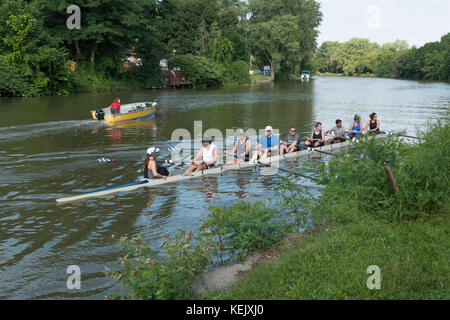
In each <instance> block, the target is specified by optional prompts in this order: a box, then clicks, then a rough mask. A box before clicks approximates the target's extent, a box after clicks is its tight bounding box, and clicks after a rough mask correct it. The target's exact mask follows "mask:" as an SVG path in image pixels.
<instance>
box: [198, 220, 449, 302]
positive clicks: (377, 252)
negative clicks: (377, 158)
mask: <svg viewBox="0 0 450 320" xmlns="http://www.w3.org/2000/svg"><path fill="white" fill-rule="evenodd" d="M449 232H450V224H449V218H448V216H443V215H441V216H437V217H434V218H433V219H432V220H430V221H426V222H403V223H384V222H381V221H377V220H374V219H366V220H365V221H360V222H359V223H356V224H352V225H334V226H333V225H331V226H326V227H323V228H320V230H315V231H312V232H310V233H309V234H308V235H306V236H302V237H301V238H300V239H299V240H296V241H295V242H294V244H293V246H292V247H291V248H289V249H287V248H286V246H285V247H284V248H283V249H282V250H281V253H280V257H279V260H278V261H277V262H275V263H262V264H260V265H259V266H258V267H256V268H255V269H253V270H251V271H249V272H248V273H246V274H245V275H243V277H242V278H241V279H240V280H239V281H237V282H236V283H235V284H233V285H232V286H230V287H229V289H228V290H227V291H222V292H219V291H216V292H213V293H211V294H210V295H208V296H204V297H203V298H205V299H449V298H450V291H449V287H450V283H449V275H450V268H449V261H450V256H449V252H450V250H449V249H450V248H449V241H448V240H449ZM370 265H377V266H378V267H379V268H380V269H381V289H380V290H369V289H368V288H367V286H366V281H367V279H368V277H369V276H370V275H369V274H367V273H366V270H367V267H368V266H370Z"/></svg>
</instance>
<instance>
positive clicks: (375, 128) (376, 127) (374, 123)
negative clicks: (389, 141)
mask: <svg viewBox="0 0 450 320" xmlns="http://www.w3.org/2000/svg"><path fill="white" fill-rule="evenodd" d="M369 117H370V120H369V121H367V124H366V127H365V128H364V130H367V129H369V132H372V133H375V134H377V133H380V120H378V119H377V114H376V113H375V112H372V113H371V114H370V116H369Z"/></svg>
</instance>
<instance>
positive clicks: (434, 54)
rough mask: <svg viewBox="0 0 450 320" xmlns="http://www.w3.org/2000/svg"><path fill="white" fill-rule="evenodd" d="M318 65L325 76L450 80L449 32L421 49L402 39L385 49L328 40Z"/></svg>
mask: <svg viewBox="0 0 450 320" xmlns="http://www.w3.org/2000/svg"><path fill="white" fill-rule="evenodd" d="M315 64H316V67H317V68H318V70H319V71H320V72H323V73H343V74H344V75H348V76H352V75H369V76H378V77H387V78H400V79H418V80H438V81H450V33H448V34H446V35H444V36H442V38H441V41H439V42H431V43H427V44H425V45H424V46H422V47H420V48H416V47H412V48H409V46H408V44H407V43H406V41H399V40H397V41H396V42H394V43H386V44H384V45H382V46H380V45H379V44H378V43H373V42H370V41H369V40H368V39H360V38H353V39H351V40H349V41H347V42H344V43H339V42H332V41H327V42H324V43H322V45H321V46H320V47H319V49H318V50H317V52H316V55H315Z"/></svg>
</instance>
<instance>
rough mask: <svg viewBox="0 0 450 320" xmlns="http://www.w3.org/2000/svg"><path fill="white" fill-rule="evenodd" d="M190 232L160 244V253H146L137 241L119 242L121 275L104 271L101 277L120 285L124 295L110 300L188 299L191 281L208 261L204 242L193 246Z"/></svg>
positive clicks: (147, 248)
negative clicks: (111, 279) (116, 281)
mask: <svg viewBox="0 0 450 320" xmlns="http://www.w3.org/2000/svg"><path fill="white" fill-rule="evenodd" d="M195 240H198V239H194V238H193V236H192V232H190V231H182V230H180V231H179V232H177V234H176V235H175V236H174V238H168V237H167V238H166V239H165V240H164V241H163V242H162V243H161V248H162V252H161V253H160V254H158V253H157V252H155V251H153V250H151V249H150V244H149V243H148V242H145V241H143V240H142V238H141V237H137V238H127V237H122V238H121V239H120V245H121V246H122V248H123V249H124V250H125V252H126V255H125V256H124V257H122V258H120V259H119V261H120V265H121V267H122V270H121V271H118V270H109V269H108V268H105V275H107V276H111V277H113V278H114V279H116V280H119V281H121V282H122V288H123V289H124V290H125V292H122V293H112V294H110V296H109V297H108V298H111V299H135V300H141V299H149V300H168V299H188V298H189V297H190V295H191V285H192V281H193V280H195V279H196V277H197V275H198V274H199V273H200V272H202V271H203V269H204V268H205V266H206V265H207V264H208V263H209V262H210V261H211V254H210V253H211V251H212V248H211V247H210V245H209V244H208V241H204V240H198V243H197V244H194V241H195Z"/></svg>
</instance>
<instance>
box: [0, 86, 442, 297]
mask: <svg viewBox="0 0 450 320" xmlns="http://www.w3.org/2000/svg"><path fill="white" fill-rule="evenodd" d="M449 89H450V86H449V85H447V84H441V83H420V82H414V81H397V80H386V79H361V78H354V79H353V78H317V79H314V80H312V81H310V82H309V83H285V84H267V83H264V84H259V85H251V86H240V87H237V88H223V89H218V90H182V91H121V92H112V93H96V94H93V93H88V94H80V95H74V96H65V97H40V98H32V99H5V98H1V99H0V298H28V299H30V298H35V299H39V298H46V299H52V298H100V299H102V298H103V297H104V296H105V295H106V294H107V293H108V292H110V291H114V290H117V289H118V284H117V283H116V282H115V281H113V280H112V279H109V278H105V277H104V276H103V273H102V271H103V268H104V267H105V266H106V265H107V266H116V261H117V258H118V256H119V255H120V250H119V247H118V245H117V238H118V237H120V236H121V235H136V234H138V233H142V234H143V236H144V238H145V239H147V240H150V241H151V243H152V246H153V247H154V248H155V249H158V246H159V241H160V239H161V238H162V237H163V236H164V235H165V234H173V233H174V232H175V231H176V230H177V229H178V228H180V227H182V228H184V229H193V230H196V229H197V228H198V226H199V224H200V223H201V222H202V220H203V218H204V217H205V215H206V214H207V213H208V208H210V207H211V206H230V205H233V204H235V203H236V202H237V201H240V200H245V201H251V202H254V201H257V200H262V199H266V198H267V195H268V194H271V193H272V191H273V189H274V187H275V186H276V183H277V176H273V175H262V174H261V170H266V168H257V169H251V170H246V171H245V172H244V171H243V172H240V171H239V172H238V171H232V172H228V173H225V174H223V175H221V176H214V177H207V178H204V179H195V180H191V181H183V182H179V183H176V184H173V185H166V186H161V187H159V188H157V189H151V188H142V189H140V190H136V191H133V192H128V193H119V194H116V195H113V196H108V197H103V198H95V199H88V200H86V201H82V202H78V203H69V204H64V205H56V203H55V199H56V198H60V197H62V196H67V195H73V194H77V193H82V192H86V191H90V190H93V189H96V188H99V187H109V186H114V185H118V184H121V183H126V182H130V181H134V180H136V179H137V178H138V177H139V176H140V175H141V172H142V159H143V158H144V155H145V150H146V149H147V148H148V147H149V146H150V145H154V146H157V147H159V148H160V149H161V159H164V158H165V157H167V156H169V152H168V150H167V149H168V147H170V146H173V141H170V139H171V134H172V131H173V130H175V129H177V128H186V129H188V130H189V131H191V132H193V126H194V121H196V120H202V121H203V124H202V125H203V129H204V130H206V129H208V128H218V129H220V130H222V131H223V132H224V133H225V129H229V128H236V127H243V128H254V129H256V130H259V129H262V128H264V127H265V126H266V125H271V126H273V127H274V128H278V129H280V132H287V130H288V129H289V127H290V126H291V125H294V126H296V127H297V130H298V131H299V132H302V131H309V130H311V128H312V124H313V123H314V122H315V121H322V123H323V124H324V129H328V128H330V127H331V126H333V125H334V120H335V119H336V118H340V119H342V120H343V121H344V125H345V126H347V125H350V121H351V120H352V118H353V115H354V114H355V113H358V114H361V116H362V118H363V120H364V121H366V120H367V118H368V115H369V114H370V113H371V112H377V113H378V117H379V119H380V120H381V123H382V128H383V129H389V130H390V129H399V128H404V127H408V133H409V134H414V130H415V126H422V125H424V124H425V122H426V121H427V120H429V119H436V118H448V115H449V114H448V110H449V104H450V102H449V101H450V90H449ZM116 96H119V97H121V100H122V102H124V103H127V102H133V101H153V100H159V102H160V103H159V107H158V109H157V111H156V114H155V115H154V116H153V117H152V118H150V119H146V120H141V121H131V122H124V123H116V124H106V123H104V122H101V121H100V122H99V121H96V120H93V119H90V117H91V116H90V110H91V109H94V107H95V106H100V105H108V104H109V103H110V101H111V99H113V98H115V97H116ZM101 157H107V158H114V159H123V160H136V163H133V162H122V163H120V162H116V163H108V164H101V163H99V162H98V161H97V159H98V158H101ZM327 159H328V158H327V157H325V158H323V157H318V159H315V160H311V161H327ZM302 165H303V163H300V162H297V161H287V162H286V163H283V164H282V167H284V168H286V169H289V170H292V171H295V169H296V168H298V167H299V166H302ZM184 169H186V166H185V167H184V168H183V169H179V170H177V171H174V172H182V171H183V170H184ZM171 170H173V169H171ZM283 174H284V173H283ZM302 183H303V184H305V185H307V186H313V184H312V182H311V181H307V180H302ZM113 235H114V236H115V238H113V237H112V236H113ZM70 265H78V266H80V268H81V272H82V290H80V291H70V290H68V289H67V288H66V279H67V276H68V275H67V274H66V269H67V267H68V266H70Z"/></svg>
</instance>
